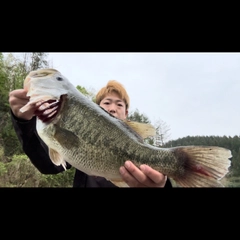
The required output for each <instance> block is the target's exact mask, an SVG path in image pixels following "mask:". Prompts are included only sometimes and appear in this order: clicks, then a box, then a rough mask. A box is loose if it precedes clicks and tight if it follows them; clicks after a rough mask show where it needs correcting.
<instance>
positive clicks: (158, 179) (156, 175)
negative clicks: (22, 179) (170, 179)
mask: <svg viewBox="0 0 240 240" xmlns="http://www.w3.org/2000/svg"><path fill="white" fill-rule="evenodd" d="M140 169H141V170H142V172H143V173H144V174H146V175H147V176H148V177H149V178H150V179H151V180H152V181H153V182H154V183H156V184H157V185H163V186H164V185H165V183H166V180H167V176H165V175H164V174H162V173H160V172H158V171H156V170H154V169H153V168H151V167H149V166H147V165H145V164H143V165H141V166H140Z"/></svg>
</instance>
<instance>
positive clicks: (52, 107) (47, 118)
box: [34, 96, 63, 123]
mask: <svg viewBox="0 0 240 240" xmlns="http://www.w3.org/2000/svg"><path fill="white" fill-rule="evenodd" d="M62 104H63V96H61V97H60V99H59V100H56V99H54V100H53V99H49V100H47V101H42V102H40V103H38V109H37V110H36V111H35V112H34V114H35V115H36V116H37V117H38V118H39V119H40V120H41V121H42V122H44V123H49V122H51V121H52V120H53V119H54V118H55V117H56V116H57V115H58V113H59V112H60V110H61V108H62Z"/></svg>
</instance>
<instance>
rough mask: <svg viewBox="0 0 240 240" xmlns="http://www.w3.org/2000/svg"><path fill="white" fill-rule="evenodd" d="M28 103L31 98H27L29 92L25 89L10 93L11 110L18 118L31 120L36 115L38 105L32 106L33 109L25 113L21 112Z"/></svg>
mask: <svg viewBox="0 0 240 240" xmlns="http://www.w3.org/2000/svg"><path fill="white" fill-rule="evenodd" d="M28 101H29V97H27V91H26V90H24V89H16V90H13V91H11V92H10V93H9V104H10V108H11V109H12V112H13V114H14V115H15V116H16V117H18V118H21V119H25V120H30V119H31V118H32V117H33V116H34V115H35V114H34V112H35V110H36V109H37V106H36V104H32V105H30V106H31V108H29V110H27V111H26V112H24V113H22V112H20V111H19V110H20V109H21V108H22V107H23V106H25V105H26V104H27V103H28Z"/></svg>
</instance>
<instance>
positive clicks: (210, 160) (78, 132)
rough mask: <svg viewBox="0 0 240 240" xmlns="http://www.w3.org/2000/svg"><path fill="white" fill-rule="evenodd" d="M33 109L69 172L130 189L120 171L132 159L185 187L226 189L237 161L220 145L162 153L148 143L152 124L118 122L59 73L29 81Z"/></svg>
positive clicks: (45, 72) (54, 156)
mask: <svg viewBox="0 0 240 240" xmlns="http://www.w3.org/2000/svg"><path fill="white" fill-rule="evenodd" d="M24 88H25V89H26V90H27V91H28V93H27V96H29V97H30V99H29V102H28V104H27V105H25V106H24V107H22V108H21V109H20V111H21V112H24V111H27V110H28V108H29V107H30V105H31V104H37V105H38V106H39V112H38V114H37V122H36V129H37V132H38V135H39V136H40V138H41V139H42V140H43V141H44V142H45V143H46V144H47V146H48V148H49V156H50V158H51V160H52V162H53V163H54V164H56V165H62V166H63V167H64V168H65V166H66V162H68V163H69V164H71V165H72V166H73V167H75V168H77V169H79V170H81V171H83V172H85V173H87V174H88V175H94V176H101V177H104V178H106V179H108V180H110V181H112V182H113V183H114V184H115V185H117V186H124V184H123V181H122V178H121V175H120V173H119V168H120V166H123V165H124V162H125V161H126V160H131V161H132V162H133V163H134V164H135V165H136V166H138V167H139V166H140V165H141V164H147V165H148V166H150V167H152V168H154V169H155V170H158V171H159V172H161V173H163V174H165V175H167V176H168V177H169V178H170V179H173V180H174V181H175V182H176V184H177V185H178V186H180V187H223V185H222V183H221V181H220V180H221V179H222V178H223V177H224V176H225V175H226V174H227V173H228V171H229V170H228V168H229V167H230V164H231V161H230V158H231V157H232V155H231V151H230V150H229V149H225V148H221V147H217V146H178V147H172V148H159V147H156V146H152V145H150V144H147V143H146V142H145V141H144V138H146V137H148V136H152V135H153V134H154V133H155V129H154V128H153V127H152V126H151V125H149V124H143V123H138V122H132V121H127V120H126V121H125V120H120V119H117V118H116V117H114V116H112V115H111V114H110V113H108V112H107V111H105V110H104V109H103V108H101V107H100V106H99V105H97V104H96V103H94V102H93V101H91V100H89V99H88V98H87V97H85V96H84V95H83V94H82V93H81V92H80V91H78V90H77V88H76V87H74V86H73V84H72V83H71V82H70V81H69V80H68V79H67V78H66V77H65V76H63V75H62V74H61V73H60V72H59V71H57V70H55V69H39V70H36V71H32V72H30V73H29V74H28V76H27V77H26V79H25V80H24Z"/></svg>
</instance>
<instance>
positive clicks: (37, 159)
mask: <svg viewBox="0 0 240 240" xmlns="http://www.w3.org/2000/svg"><path fill="white" fill-rule="evenodd" d="M129 102H130V100H129V96H128V94H127V91H126V89H125V88H124V87H123V85H122V84H120V83H119V82H117V81H113V80H112V81H109V82H108V83H107V85H106V86H104V87H103V88H102V89H100V91H99V92H98V93H97V95H96V103H97V105H99V106H100V107H101V108H103V109H104V110H105V111H107V112H108V113H110V114H111V115H113V116H114V117H116V118H118V119H121V120H126V119H127V115H128V109H129ZM9 103H10V108H11V116H12V123H13V126H14V129H15V131H16V134H17V136H18V139H19V140H20V142H21V145H22V147H23V150H24V152H25V153H26V155H27V156H28V157H29V159H30V161H31V162H32V164H33V165H34V166H35V167H36V168H37V169H38V170H39V171H40V172H41V173H42V174H57V173H59V172H62V171H64V170H65V169H69V168H71V167H72V165H71V164H69V163H68V162H66V166H65V167H64V166H63V165H57V164H54V163H53V162H52V160H51V159H50V156H49V149H48V146H47V145H46V144H45V142H44V141H43V140H42V139H41V138H40V137H39V135H38V133H37V130H36V118H37V117H39V118H40V119H42V121H43V122H44V121H47V120H49V119H51V118H52V116H54V114H55V112H56V111H57V108H60V106H59V105H57V104H56V105H54V104H52V105H51V104H48V107H46V108H44V106H45V105H41V104H39V103H30V104H29V96H27V90H26V89H16V90H13V91H11V92H10V93H9ZM27 104H29V105H28V109H27V110H26V111H24V112H21V111H20V109H22V108H23V107H24V106H26V105H27ZM119 172H120V175H121V178H122V179H121V180H119V181H116V182H114V181H109V180H107V179H106V178H104V177H100V176H94V174H93V176H92V175H89V174H87V173H85V172H83V171H80V170H79V169H76V172H75V177H74V180H73V187H118V186H119V187H125V186H129V187H172V185H171V182H170V181H169V179H168V178H167V176H165V175H164V174H162V173H160V172H159V171H157V170H155V169H153V168H151V167H150V166H148V165H146V164H142V165H140V166H139V167H137V166H136V165H134V164H133V162H131V161H130V160H127V161H125V163H124V164H123V166H121V167H120V168H119Z"/></svg>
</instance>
